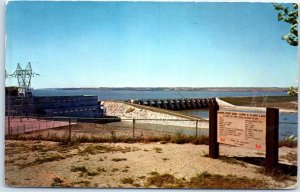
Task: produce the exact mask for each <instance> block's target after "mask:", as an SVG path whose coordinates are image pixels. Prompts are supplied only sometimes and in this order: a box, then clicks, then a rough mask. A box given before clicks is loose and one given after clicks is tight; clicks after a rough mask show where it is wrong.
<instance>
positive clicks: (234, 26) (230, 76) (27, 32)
mask: <svg viewBox="0 0 300 192" xmlns="http://www.w3.org/2000/svg"><path fill="white" fill-rule="evenodd" d="M288 31H289V25H288V24H286V23H284V22H280V21H278V20H277V12H276V11H275V9H274V7H273V5H272V4H271V3H192V2H177V3H176V2H173V3H170V2H167V3H162V2H59V1H58V2H41V1H37V2H30V1H27V2H26V1H11V2H9V3H8V4H7V7H6V58H5V62H6V66H5V68H6V71H7V72H8V73H9V74H12V73H13V72H14V70H15V69H16V67H17V64H18V63H20V65H21V67H23V68H25V67H26V65H27V63H28V62H31V65H32V68H33V71H34V72H35V73H38V74H40V76H35V77H34V78H33V80H32V87H33V88H63V87H290V86H296V85H297V84H298V82H297V78H298V61H297V51H298V50H297V47H293V46H290V45H289V44H288V43H286V42H285V41H283V40H282V39H281V36H283V35H285V34H286V33H288ZM6 84H7V85H17V81H16V79H13V78H9V79H6Z"/></svg>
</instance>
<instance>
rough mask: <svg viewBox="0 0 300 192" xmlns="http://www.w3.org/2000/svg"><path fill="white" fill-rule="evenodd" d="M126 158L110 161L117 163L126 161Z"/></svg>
mask: <svg viewBox="0 0 300 192" xmlns="http://www.w3.org/2000/svg"><path fill="white" fill-rule="evenodd" d="M126 160H127V159H126V158H113V159H112V161H114V162H119V161H126Z"/></svg>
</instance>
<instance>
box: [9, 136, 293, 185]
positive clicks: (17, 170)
mask: <svg viewBox="0 0 300 192" xmlns="http://www.w3.org/2000/svg"><path fill="white" fill-rule="evenodd" d="M5 150H6V153H5V183H6V185H8V186H13V187H14V186H17V187H20V186H22V187H23V186H34V187H50V186H52V185H55V184H57V183H59V186H71V187H105V188H106V187H114V188H115V187H116V188H118V187H125V188H127V187H128V188H134V187H145V183H146V181H147V178H148V177H149V173H151V172H155V171H156V172H158V173H160V174H163V173H168V174H171V175H173V176H174V177H176V178H183V177H184V178H186V179H189V178H191V177H193V176H195V175H196V174H198V173H202V172H204V171H207V172H209V173H211V174H221V175H229V174H231V175H236V176H240V177H242V176H246V177H248V178H255V179H260V180H263V181H266V182H267V183H268V188H294V187H295V185H296V176H285V177H282V178H280V179H276V178H274V177H271V176H267V175H265V174H263V173H262V172H261V171H260V170H261V169H262V167H261V166H259V165H255V163H253V162H252V163H251V162H247V161H245V160H242V159H243V158H245V159H247V157H248V159H249V158H253V159H259V158H262V157H264V153H262V152H258V151H253V150H248V149H243V148H236V147H231V146H226V145H221V146H220V155H221V156H225V157H226V158H227V160H221V159H210V158H208V157H207V154H208V146H207V145H193V144H183V145H178V144H161V143H135V144H125V143H104V144H90V143H85V144H79V145H75V146H61V145H59V144H58V143H55V142H46V141H13V140H11V141H6V142H5ZM296 154H297V149H295V148H294V149H293V148H286V147H282V148H280V152H279V155H280V164H283V165H296V164H297V162H296V158H297V157H296V156H297V155H296ZM228 159H229V160H228ZM74 166H75V167H77V168H78V167H81V168H82V167H85V168H86V170H85V172H84V171H82V172H80V171H74ZM72 168H73V171H71V170H72ZM124 178H127V179H128V178H131V179H132V180H133V181H134V182H133V183H126V182H124ZM150 187H155V186H150Z"/></svg>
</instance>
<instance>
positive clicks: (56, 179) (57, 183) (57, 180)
mask: <svg viewBox="0 0 300 192" xmlns="http://www.w3.org/2000/svg"><path fill="white" fill-rule="evenodd" d="M63 182H64V181H63V180H62V179H61V178H59V177H54V178H53V179H52V183H51V186H52V187H55V186H62V183H63Z"/></svg>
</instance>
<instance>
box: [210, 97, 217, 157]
mask: <svg viewBox="0 0 300 192" xmlns="http://www.w3.org/2000/svg"><path fill="white" fill-rule="evenodd" d="M218 110H219V106H218V104H217V103H216V104H211V105H209V157H210V158H213V159H217V158H218V157H219V143H218V142H217V126H218V122H217V121H218V116H217V115H218V114H217V112H218Z"/></svg>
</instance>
